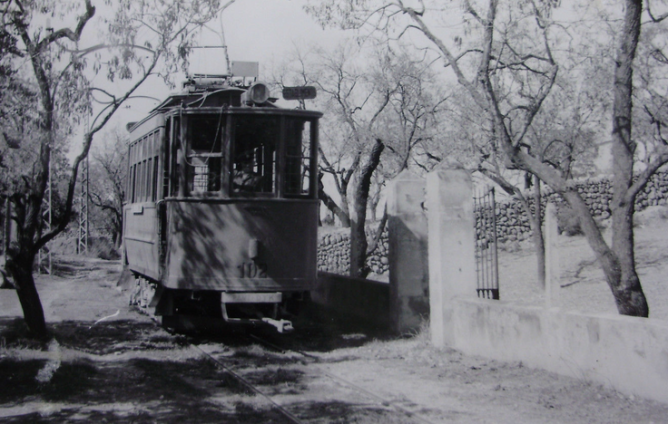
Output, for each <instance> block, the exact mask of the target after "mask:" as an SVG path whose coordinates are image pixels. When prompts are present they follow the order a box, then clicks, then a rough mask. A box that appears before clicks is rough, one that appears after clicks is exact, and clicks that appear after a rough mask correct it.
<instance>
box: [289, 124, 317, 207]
mask: <svg viewBox="0 0 668 424" xmlns="http://www.w3.org/2000/svg"><path fill="white" fill-rule="evenodd" d="M284 190H285V194H286V195H300V196H307V195H309V194H310V192H311V122H310V121H303V120H300V119H287V120H286V146H285V189H284Z"/></svg>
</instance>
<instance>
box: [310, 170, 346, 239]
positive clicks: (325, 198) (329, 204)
mask: <svg viewBox="0 0 668 424" xmlns="http://www.w3.org/2000/svg"><path fill="white" fill-rule="evenodd" d="M318 198H319V199H320V200H321V201H322V203H324V205H325V207H326V208H327V209H329V210H330V211H332V213H333V214H334V215H336V217H337V218H339V221H341V226H342V227H343V228H350V217H349V216H348V213H347V212H346V211H344V210H343V209H341V208H340V207H339V205H337V204H336V202H335V201H334V200H333V199H332V198H331V197H330V196H329V195H328V194H327V193H325V186H324V184H323V183H322V174H320V175H319V176H318Z"/></svg>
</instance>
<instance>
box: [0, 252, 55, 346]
mask: <svg viewBox="0 0 668 424" xmlns="http://www.w3.org/2000/svg"><path fill="white" fill-rule="evenodd" d="M34 259H35V256H34V255H29V254H23V255H17V257H15V258H12V257H10V256H8V258H7V263H6V265H5V269H6V270H7V272H8V273H9V275H10V276H11V277H12V278H13V280H14V285H15V287H16V294H17V296H18V298H19V302H20V303H21V308H22V309H23V317H24V320H25V323H26V325H27V326H28V331H29V332H30V333H31V335H33V336H35V337H38V338H41V337H44V336H45V335H46V321H45V319H44V309H43V308H42V302H41V300H40V298H39V294H38V293H37V288H36V287H35V280H34V279H33V276H32V264H33V261H34Z"/></svg>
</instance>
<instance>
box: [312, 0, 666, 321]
mask: <svg viewBox="0 0 668 424" xmlns="http://www.w3.org/2000/svg"><path fill="white" fill-rule="evenodd" d="M483 3H484V4H483ZM580 4H582V3H580ZM622 4H623V10H622V13H621V15H620V19H619V20H617V21H615V20H610V21H608V24H609V26H610V28H611V29H613V30H614V32H615V37H612V38H609V39H608V42H609V44H610V45H613V46H614V59H613V60H610V61H609V65H608V66H611V67H613V69H614V73H613V75H612V81H611V83H610V84H609V85H608V87H610V91H611V92H612V94H611V98H612V110H611V114H612V125H611V128H612V136H611V137H612V139H611V149H612V156H613V163H612V175H613V189H614V194H613V199H612V202H611V214H612V242H611V243H608V242H606V240H605V239H604V238H603V235H602V233H601V230H600V228H599V227H598V225H597V223H596V221H595V219H594V217H593V216H592V214H591V213H590V211H589V208H588V206H587V204H586V202H585V201H584V199H583V198H582V197H581V196H580V195H579V194H578V192H577V189H576V186H575V184H574V182H573V181H572V180H570V179H569V178H567V177H568V175H567V174H566V172H567V171H566V170H565V169H563V168H560V167H555V166H554V165H553V164H550V163H546V162H544V161H543V160H541V158H540V157H539V156H538V155H537V152H536V150H535V149H532V150H531V151H529V150H528V149H527V148H525V145H526V144H527V141H528V138H527V134H529V132H530V130H531V127H532V124H533V121H534V119H535V117H536V115H537V114H538V112H539V111H540V110H541V108H542V106H543V103H544V102H545V99H546V98H547V97H548V96H549V95H550V93H551V91H552V89H553V86H554V84H555V81H556V78H557V74H558V72H559V63H558V60H559V57H558V55H557V54H556V53H555V50H554V48H553V47H554V46H555V45H557V44H558V43H559V42H561V43H564V42H567V41H568V40H569V37H561V38H560V37H555V36H553V34H552V32H553V31H556V29H555V26H554V23H555V22H554V18H553V15H552V13H553V11H554V9H555V8H557V7H558V6H559V1H558V0H557V1H555V0H523V1H519V2H505V1H501V0H487V1H484V2H483V1H482V0H481V1H474V0H463V1H461V2H459V7H460V9H459V12H460V13H457V14H453V13H448V12H452V10H448V6H444V5H443V4H442V2H431V1H415V2H413V1H411V2H408V1H402V0H384V1H383V0H378V1H376V0H362V1H359V0H356V1H345V2H335V1H331V0H323V1H316V0H312V1H311V2H310V9H309V10H310V11H311V12H312V13H314V14H315V15H316V16H317V17H319V18H320V19H321V20H322V22H324V23H333V22H335V23H337V24H339V25H342V26H344V27H348V28H356V29H364V28H369V29H370V30H371V31H373V32H376V33H382V34H385V35H387V36H388V37H390V38H394V39H400V40H408V41H412V42H414V43H416V44H419V45H420V46H421V47H423V46H427V47H426V48H429V49H431V51H432V52H433V53H434V54H435V55H438V56H439V57H440V58H441V59H442V61H443V64H444V66H445V68H446V69H449V70H451V71H452V73H453V76H454V78H455V79H456V80H457V82H458V84H460V85H461V86H462V87H463V88H464V89H465V91H466V92H467V95H468V96H470V98H471V99H473V101H474V102H475V103H476V105H477V106H479V107H480V108H481V109H482V110H483V111H484V112H485V113H486V114H487V115H488V116H489V119H490V120H491V122H492V126H491V129H492V131H493V136H492V137H491V138H490V139H489V143H490V145H493V146H494V148H495V149H498V151H499V152H500V153H501V154H502V157H503V163H504V166H505V167H507V168H512V169H518V170H522V171H525V172H529V173H531V174H533V175H535V176H537V177H538V178H539V179H540V180H541V181H543V182H544V183H545V184H547V185H548V186H549V187H550V188H552V189H553V190H554V191H555V192H557V193H559V194H560V195H561V196H562V197H563V198H564V199H565V200H566V201H567V202H568V204H569V206H570V207H571V208H572V209H573V211H574V213H575V214H576V215H577V218H578V220H579V223H580V227H581V228H582V230H583V232H584V234H585V236H586V238H587V241H588V243H589V245H590V246H591V248H592V250H593V251H594V252H595V255H596V257H597V259H598V262H599V264H600V266H601V268H602V269H603V272H604V274H605V276H606V280H607V283H608V285H609V287H610V289H611V291H612V294H613V297H614V299H615V302H616V305H617V309H618V311H619V312H620V313H621V314H624V315H634V316H643V317H646V316H648V315H649V307H648V304H647V299H646V298H645V295H644V293H643V290H642V286H641V284H640V279H639V277H638V274H637V272H636V264H635V258H634V242H633V224H632V223H633V219H632V217H633V207H634V200H635V198H636V196H637V195H638V193H639V192H640V191H641V190H642V189H643V187H645V185H646V184H647V182H648V181H649V178H650V177H651V175H652V174H653V173H654V172H656V170H657V169H658V168H659V167H661V166H662V165H663V164H664V163H666V162H667V161H668V148H666V146H665V144H664V145H661V144H658V145H657V146H658V150H656V151H655V152H654V153H653V154H652V155H651V157H650V159H649V160H648V161H647V163H646V165H645V168H644V169H643V170H640V171H639V172H635V171H636V168H635V165H636V161H635V155H636V154H637V153H638V152H637V145H638V144H637V141H636V140H635V139H634V137H633V133H632V129H633V125H632V123H633V104H632V98H633V91H634V90H633V89H634V78H633V74H634V66H635V64H634V60H635V57H636V51H637V46H638V40H639V36H640V28H641V16H642V13H643V2H642V0H624V1H623V2H622ZM615 7H618V6H617V5H615ZM613 12H614V10H613ZM453 16H457V17H461V18H462V21H463V22H462V26H461V27H458V28H464V33H463V34H459V33H457V34H453V33H447V31H445V32H444V31H440V29H442V28H444V27H448V26H447V25H444V22H447V21H448V19H451V18H452V17H453ZM653 17H654V18H655V19H652V20H653V21H662V20H663V16H657V14H656V13H655V14H654V15H653ZM657 24H660V22H658V23H657ZM518 33H521V34H523V36H522V37H519V38H518V37H516V36H515V35H516V34H518ZM527 34H528V35H530V36H527ZM598 36H605V34H604V33H601V34H598ZM462 40H464V41H462ZM564 47H568V46H564ZM560 51H563V52H566V53H567V52H568V51H569V50H568V48H564V49H563V50H562V49H560ZM504 86H505V87H511V89H510V90H500V88H502V87H504Z"/></svg>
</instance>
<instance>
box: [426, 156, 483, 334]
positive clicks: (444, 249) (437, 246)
mask: <svg viewBox="0 0 668 424" xmlns="http://www.w3.org/2000/svg"><path fill="white" fill-rule="evenodd" d="M427 208H428V212H427V217H428V220H429V293H430V297H429V305H430V311H431V320H430V321H431V340H432V343H433V344H434V345H435V346H438V347H443V346H445V345H446V344H452V343H453V342H454V340H453V322H452V319H451V318H452V311H453V302H452V300H453V299H454V298H455V297H473V298H475V297H476V269H475V244H474V243H475V232H474V231H475V230H474V229H475V215H474V210H473V186H472V182H471V175H470V174H469V172H468V171H466V170H465V169H463V167H461V165H453V164H443V165H441V166H439V167H437V168H436V169H435V170H434V171H432V172H431V173H429V174H428V175H427Z"/></svg>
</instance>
